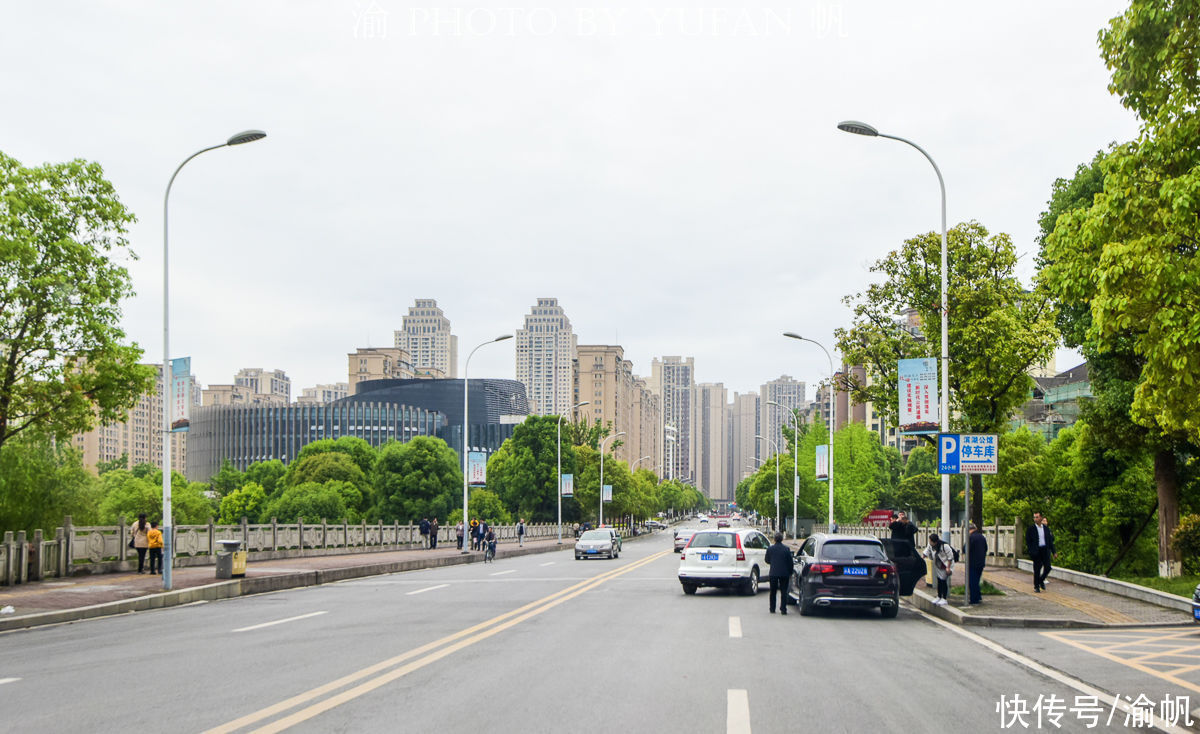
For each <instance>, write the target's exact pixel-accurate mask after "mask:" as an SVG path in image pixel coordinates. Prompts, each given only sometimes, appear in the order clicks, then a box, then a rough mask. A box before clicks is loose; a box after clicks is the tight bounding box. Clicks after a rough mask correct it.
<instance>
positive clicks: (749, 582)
mask: <svg viewBox="0 0 1200 734" xmlns="http://www.w3.org/2000/svg"><path fill="white" fill-rule="evenodd" d="M742 593H743V594H745V595H746V596H754V595H755V594H757V593H758V569H757V568H752V569H750V578H748V579H746V582H745V583H744V584H743V585H742Z"/></svg>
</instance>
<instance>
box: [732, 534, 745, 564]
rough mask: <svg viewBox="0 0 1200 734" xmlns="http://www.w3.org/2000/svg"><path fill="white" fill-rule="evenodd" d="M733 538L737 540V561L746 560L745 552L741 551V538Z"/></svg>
mask: <svg viewBox="0 0 1200 734" xmlns="http://www.w3.org/2000/svg"><path fill="white" fill-rule="evenodd" d="M733 537H734V538H735V539H736V540H737V559H738V560H739V561H744V560H746V551H744V550H742V536H740V535H735V536H733Z"/></svg>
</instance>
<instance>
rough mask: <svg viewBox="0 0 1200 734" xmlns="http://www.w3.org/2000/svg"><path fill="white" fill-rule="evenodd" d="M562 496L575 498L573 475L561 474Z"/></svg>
mask: <svg viewBox="0 0 1200 734" xmlns="http://www.w3.org/2000/svg"><path fill="white" fill-rule="evenodd" d="M562 496H563V497H574V496H575V475H574V474H563V475H562Z"/></svg>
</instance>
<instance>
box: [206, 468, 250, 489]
mask: <svg viewBox="0 0 1200 734" xmlns="http://www.w3.org/2000/svg"><path fill="white" fill-rule="evenodd" d="M245 482H246V475H245V474H242V473H241V472H240V471H238V470H237V469H236V468H235V467H234V465H233V462H232V461H230V460H229V459H225V460H223V461H222V462H221V468H220V470H219V471H217V473H216V474H214V475H213V476H212V479H210V480H209V481H208V485H209V487H211V488H212V490H213V491H214V492H216V493H217V496H218V497H224V496H226V495H228V494H229V493H230V492H233V491H234V490H236V489H238V488H240V487H241V486H242V485H243V484H244V483H245Z"/></svg>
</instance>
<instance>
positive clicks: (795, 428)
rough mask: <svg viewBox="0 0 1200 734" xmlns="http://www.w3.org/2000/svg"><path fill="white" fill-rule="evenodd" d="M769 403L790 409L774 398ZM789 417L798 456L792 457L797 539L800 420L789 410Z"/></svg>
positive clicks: (794, 529)
mask: <svg viewBox="0 0 1200 734" xmlns="http://www.w3.org/2000/svg"><path fill="white" fill-rule="evenodd" d="M767 405H774V406H775V407H776V408H780V409H782V410H788V409H787V407H786V406H784V405H782V404H781V403H777V402H775V401H774V400H768V401H767ZM788 418H791V419H792V430H793V431H795V433H793V434H792V448H793V449H794V450H795V452H796V456H795V457H794V458H793V459H792V540H796V527H797V526H798V525H799V524H800V523H799V522H798V521H797V520H796V515H797V513H798V512H799V510H800V507H799V504H800V422H799V421H798V420H797V419H796V414H795V413H794V412H793V411H790V410H788Z"/></svg>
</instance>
